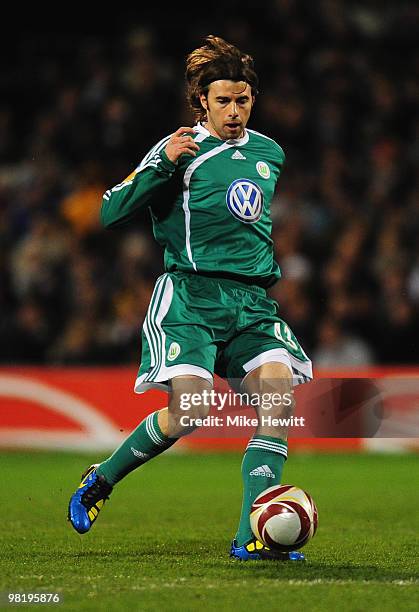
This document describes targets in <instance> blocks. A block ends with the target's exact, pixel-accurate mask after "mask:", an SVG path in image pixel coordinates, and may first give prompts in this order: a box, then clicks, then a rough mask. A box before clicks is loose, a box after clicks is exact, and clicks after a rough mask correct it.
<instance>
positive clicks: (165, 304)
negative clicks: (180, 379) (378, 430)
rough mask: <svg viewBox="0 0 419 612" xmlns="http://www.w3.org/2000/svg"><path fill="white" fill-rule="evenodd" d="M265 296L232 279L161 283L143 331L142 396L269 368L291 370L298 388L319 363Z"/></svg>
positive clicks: (163, 279) (169, 277)
mask: <svg viewBox="0 0 419 612" xmlns="http://www.w3.org/2000/svg"><path fill="white" fill-rule="evenodd" d="M277 312H278V304H277V303H276V302H275V300H273V299H271V298H269V297H268V296H267V295H266V291H265V289H262V288H261V287H258V286H256V285H245V284H243V283H241V282H238V281H235V280H229V279H225V278H210V277H206V276H200V275H198V274H188V273H184V272H167V273H165V274H163V275H162V276H160V277H159V278H158V279H157V282H156V286H155V288H154V291H153V295H152V297H151V301H150V305H149V307H148V311H147V315H146V318H145V321H144V324H143V329H142V355H141V365H140V369H139V372H138V377H137V380H136V382H135V387H134V389H135V391H136V392H137V393H142V392H144V391H147V390H148V389H150V388H153V387H154V388H156V387H157V388H164V389H167V383H168V381H169V380H171V379H172V378H174V377H175V376H179V375H185V374H193V375H196V376H200V377H202V378H205V379H207V380H209V381H211V382H212V381H213V375H214V373H215V374H217V375H218V376H221V377H222V378H227V379H229V380H233V379H234V380H237V379H240V380H242V379H243V378H244V377H245V376H246V375H247V374H249V373H250V372H251V371H252V370H254V369H255V368H257V367H259V366H260V365H262V364H263V363H267V362H272V361H276V362H280V363H284V364H286V365H287V366H288V367H289V369H290V370H291V372H292V374H293V383H294V384H299V383H302V382H307V381H308V380H311V379H312V377H313V374H312V366H311V361H310V359H309V358H308V357H307V355H306V354H305V352H304V350H303V349H302V347H301V345H300V344H299V342H298V340H297V339H296V337H295V336H294V334H293V333H292V331H291V329H290V328H289V327H288V325H287V324H286V323H285V322H284V321H282V320H281V319H280V318H279V317H278V314H277Z"/></svg>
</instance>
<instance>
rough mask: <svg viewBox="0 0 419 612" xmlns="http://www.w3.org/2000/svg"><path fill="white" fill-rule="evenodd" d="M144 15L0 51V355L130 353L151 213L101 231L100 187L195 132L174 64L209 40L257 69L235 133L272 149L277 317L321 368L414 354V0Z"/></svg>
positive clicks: (418, 182)
mask: <svg viewBox="0 0 419 612" xmlns="http://www.w3.org/2000/svg"><path fill="white" fill-rule="evenodd" d="M140 12H141V16H139V15H136V16H135V15H128V16H127V17H128V18H127V19H125V20H124V21H123V22H122V23H120V24H117V27H115V29H113V30H110V28H109V29H108V31H106V30H105V31H87V30H81V31H80V32H79V33H77V32H74V31H71V32H66V31H65V29H63V30H61V31H59V30H54V32H50V33H49V34H45V33H43V34H42V35H41V34H40V33H39V34H37V33H36V31H33V30H32V31H31V32H29V33H28V32H25V33H21V35H20V36H19V35H16V37H15V38H14V43H13V46H12V47H11V48H10V49H9V57H8V60H7V68H6V69H5V70H3V71H2V72H3V76H2V82H1V84H0V92H1V96H0V312H1V318H0V362H1V363H3V364H6V363H7V364H15V363H37V364H38V363H49V364H117V363H118V364H119V363H134V362H138V360H139V356H140V329H141V325H142V321H143V318H144V316H145V312H146V309H147V305H148V302H149V299H150V295H151V292H152V289H153V284H154V280H155V278H156V276H157V275H158V274H159V273H161V271H162V265H163V264H162V262H163V259H162V253H161V250H160V248H159V247H157V245H156V244H155V243H154V241H153V238H152V233H151V223H150V219H149V216H148V213H144V215H143V216H142V217H141V218H140V220H139V222H138V224H136V225H135V226H129V225H128V226H126V227H125V228H121V229H119V230H113V231H106V230H104V229H102V228H101V227H100V224H99V218H98V213H99V208H100V205H101V199H102V194H103V192H104V191H105V190H106V189H108V188H109V187H111V186H113V185H115V184H116V183H119V182H120V181H121V180H122V179H123V178H124V177H125V176H127V175H128V174H129V173H130V172H131V171H132V170H133V168H135V166H136V165H137V164H138V162H139V161H140V160H141V158H142V157H143V156H144V155H145V153H146V152H147V151H148V149H149V148H150V147H151V146H152V145H153V144H155V143H156V142H157V141H158V140H160V139H161V138H162V137H163V136H165V135H167V134H169V133H170V132H171V131H174V130H175V129H177V127H179V126H180V125H188V124H189V125H191V124H192V115H191V113H190V111H189V110H188V108H187V105H186V102H185V96H184V81H183V71H184V60H185V56H186V54H187V53H188V52H190V51H191V50H192V49H193V48H195V47H196V46H199V45H200V44H201V43H202V39H203V37H204V36H205V35H207V34H210V33H212V34H217V35H220V36H223V37H225V38H226V39H227V40H229V41H230V42H233V43H234V44H236V45H237V46H239V47H240V48H241V49H242V50H244V51H247V52H249V53H250V54H252V55H253V57H254V58H255V65H256V70H257V72H258V74H259V78H260V92H261V93H260V96H259V97H258V98H257V101H256V106H255V110H254V113H253V115H252V118H251V121H250V123H249V127H251V128H254V129H256V130H258V131H260V132H262V133H265V134H267V135H269V136H271V137H272V138H274V139H275V140H277V141H278V142H279V143H280V144H281V146H282V147H283V149H284V150H285V153H286V157H287V161H286V166H285V169H284V172H283V174H282V176H281V179H280V181H279V184H278V190H277V193H276V196H275V201H274V203H273V208H272V212H273V221H274V240H275V245H276V255H277V259H278V261H279V263H280V266H281V268H282V274H283V276H282V279H281V280H280V281H279V282H278V283H277V285H275V287H273V288H272V289H271V290H270V293H271V295H272V296H273V297H275V298H276V299H277V300H278V302H279V304H280V308H281V316H282V317H283V318H284V319H285V320H286V321H287V322H288V323H289V325H290V326H291V328H292V329H293V331H294V332H295V334H296V335H297V337H298V338H299V340H300V341H301V343H302V345H303V346H304V348H305V349H306V351H307V352H308V353H309V354H310V356H311V357H312V358H313V361H314V364H315V366H317V367H330V366H343V365H344V366H363V365H369V364H407V363H414V362H418V360H419V355H418V343H419V323H418V316H417V313H418V305H419V248H418V234H419V172H418V166H419V140H418V136H419V54H418V51H417V40H418V34H419V31H418V20H419V6H418V5H417V3H414V2H396V1H395V2H393V3H392V2H390V3H382V2H375V1H372V0H371V1H365V0H363V1H362V2H361V1H359V2H356V1H354V0H351V1H343V0H319V2H309V1H307V2H303V1H297V0H295V1H293V0H278V1H272V2H268V3H263V5H261V4H260V3H258V2H244V1H242V2H235V1H232V2H231V3H230V5H229V7H228V14H227V13H226V14H225V15H223V16H222V18H221V17H218V18H217V17H215V16H211V14H202V15H198V14H196V12H192V13H191V12H188V11H186V10H183V9H182V3H180V6H176V7H173V8H172V9H168V11H167V12H166V13H165V15H164V19H157V18H156V16H155V14H154V15H153V12H152V11H150V10H149V11H147V9H144V11H143V10H141V11H140ZM185 20H186V21H185ZM180 32H181V35H180Z"/></svg>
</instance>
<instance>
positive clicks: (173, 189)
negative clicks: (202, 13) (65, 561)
mask: <svg viewBox="0 0 419 612" xmlns="http://www.w3.org/2000/svg"><path fill="white" fill-rule="evenodd" d="M186 82H187V96H188V100H189V103H190V105H191V108H192V110H193V112H194V114H195V117H196V120H197V123H196V125H195V126H194V127H180V128H179V129H178V130H176V131H175V132H174V133H173V134H170V135H169V136H167V137H166V138H163V139H162V140H161V141H160V142H158V143H157V144H156V145H155V146H154V147H153V148H152V149H151V151H150V152H149V153H148V154H147V155H146V156H145V157H144V159H143V160H142V161H141V163H140V164H139V166H138V167H137V168H136V169H135V170H134V172H133V173H132V174H130V175H129V176H128V177H127V178H126V179H125V180H124V181H123V182H122V183H120V184H119V185H116V186H115V187H113V188H112V189H109V190H108V191H106V193H105V194H104V196H103V205H102V211H101V218H102V222H103V225H104V226H105V227H106V228H115V227H118V226H119V225H121V224H123V223H125V222H127V221H128V222H132V223H135V216H136V214H137V213H138V212H140V211H142V210H143V209H144V208H147V207H148V208H149V210H150V213H151V216H152V221H153V228H154V236H155V238H156V240H157V242H158V243H159V244H160V245H162V247H163V248H164V262H165V273H164V274H163V275H162V276H160V277H159V278H158V279H157V282H156V285H155V289H154V292H153V295H152V297H151V301H150V305H149V308H148V312H147V315H146V318H145V321H144V324H143V329H142V356H141V366H140V369H139V372H138V377H137V379H136V382H135V391H136V392H137V393H142V392H144V391H147V390H148V389H150V388H152V387H160V388H161V387H162V386H164V387H165V388H166V389H168V390H169V391H170V399H169V406H168V408H164V409H162V410H159V411H156V412H153V413H151V414H150V415H149V416H147V417H146V418H145V419H144V420H143V421H142V422H141V423H140V424H139V425H138V427H137V428H136V429H135V430H134V431H133V432H132V433H131V435H130V436H129V437H128V438H127V439H126V440H125V441H124V442H123V443H122V444H121V446H120V447H119V448H117V449H116V450H115V452H114V453H113V454H112V456H111V457H109V458H108V459H106V460H105V461H103V462H102V463H100V464H96V465H93V466H91V467H90V468H89V469H88V470H87V472H85V474H83V476H82V482H81V484H80V486H79V488H78V490H77V491H76V493H75V494H74V495H73V496H72V498H71V500H70V504H69V514H68V516H69V520H70V521H71V524H72V525H73V527H74V529H76V531H78V532H79V533H85V532H86V531H88V530H89V529H90V527H91V526H92V524H93V522H94V521H95V520H96V518H97V516H98V513H99V511H100V510H101V508H102V506H103V504H104V502H105V500H106V499H108V497H109V495H110V493H111V491H112V488H113V487H114V486H115V485H116V483H117V482H119V481H120V480H121V479H122V478H123V477H124V476H126V475H127V474H128V473H129V472H131V471H132V470H134V469H136V468H137V467H139V466H141V465H143V464H144V463H145V462H146V461H149V460H150V459H152V458H153V457H155V456H156V455H159V454H160V453H162V452H163V451H165V450H166V449H168V448H170V447H171V446H172V445H173V444H174V443H175V442H176V441H177V440H178V439H179V437H180V436H182V435H185V434H186V433H188V431H190V430H191V429H192V427H191V428H187V427H182V426H181V424H180V423H181V420H180V418H179V415H180V413H181V410H180V408H179V406H180V395H181V393H182V392H184V391H185V389H187V390H188V392H190V393H192V392H193V393H200V394H202V393H203V392H204V391H207V392H208V391H209V390H211V388H212V385H213V375H214V373H216V374H219V375H220V376H223V377H227V378H228V379H235V380H241V382H242V388H243V389H244V390H245V391H246V392H247V393H249V394H252V397H253V396H254V394H256V395H257V396H261V395H262V394H265V393H272V392H273V391H274V392H275V393H279V394H281V396H284V394H288V396H290V394H291V392H292V386H293V384H298V383H300V382H306V381H308V380H310V379H311V378H312V369H311V361H310V360H309V359H308V357H307V356H306V354H305V353H304V351H303V349H302V348H301V346H300V344H299V342H298V341H297V339H296V338H295V336H294V334H293V333H292V331H291V329H290V328H289V327H288V325H287V324H286V323H285V322H284V321H282V320H281V319H280V318H279V316H278V305H277V303H276V302H275V301H274V300H272V299H271V298H270V297H268V296H267V293H266V289H267V288H269V287H271V286H272V285H273V284H274V283H275V282H276V281H277V280H278V279H279V277H280V271H279V267H278V264H277V263H276V262H275V261H274V257H273V243H272V239H271V219H270V204H271V200H272V197H273V194H274V190H275V186H276V183H277V181H278V178H279V175H280V173H281V170H282V167H283V164H284V157H285V156H284V152H283V150H282V149H281V147H280V146H279V145H278V144H277V143H276V142H275V141H274V140H272V139H271V138H269V137H267V136H264V135H263V134H260V133H259V132H256V131H254V130H250V129H247V128H246V125H247V122H248V120H249V117H250V114H251V111H252V107H253V105H254V103H255V98H256V95H257V93H258V78H257V75H256V73H255V70H254V64H253V59H252V58H251V57H250V56H249V55H246V54H244V53H242V52H241V51H240V50H239V49H237V48H236V47H235V46H233V45H231V44H229V43H227V42H226V41H224V40H223V39H221V38H218V37H215V36H208V37H207V38H206V39H205V44H204V45H203V46H202V47H200V48H198V49H195V50H194V51H192V53H190V54H189V56H188V58H187V61H186ZM256 410H257V413H258V415H259V425H258V427H257V429H256V432H255V434H254V436H253V437H252V439H251V440H250V441H249V443H248V446H247V448H246V451H245V454H244V458H243V462H242V477H243V503H242V511H241V516H240V521H239V525H238V529H237V533H236V536H235V538H234V540H233V542H232V544H231V549H230V555H231V556H232V557H236V558H239V559H242V560H247V559H281V560H283V559H291V560H299V559H303V558H304V555H303V554H302V553H299V552H293V553H277V552H274V551H273V550H270V549H269V548H267V547H265V546H263V545H262V544H261V543H259V542H258V541H256V539H255V537H254V536H253V533H252V531H251V528H250V522H249V510H250V508H251V505H252V502H253V500H254V499H255V498H256V496H257V495H258V494H259V493H261V492H262V491H263V490H265V489H266V488H268V487H270V486H272V485H274V484H279V483H280V482H281V476H282V470H283V466H284V462H285V460H286V458H287V428H286V427H278V426H276V425H275V426H273V425H272V424H270V423H267V424H263V423H262V418H261V416H262V409H261V407H257V408H256ZM290 410H291V408H290V406H289V402H287V403H286V402H284V403H283V405H280V406H276V407H275V408H274V411H273V412H272V411H271V412H270V414H271V416H272V417H287V416H289V415H290ZM207 411H208V406H207V405H206V404H205V403H204V402H202V403H201V405H199V406H197V407H195V408H194V412H193V415H194V416H200V417H202V416H205V414H207ZM189 416H190V417H191V416H192V415H191V414H189Z"/></svg>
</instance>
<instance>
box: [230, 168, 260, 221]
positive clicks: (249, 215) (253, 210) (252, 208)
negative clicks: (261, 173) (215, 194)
mask: <svg viewBox="0 0 419 612" xmlns="http://www.w3.org/2000/svg"><path fill="white" fill-rule="evenodd" d="M226 201H227V206H228V210H229V211H230V212H231V214H232V215H233V216H234V217H236V219H238V220H239V221H243V223H256V221H259V219H260V217H261V215H262V211H263V191H262V189H261V188H260V187H259V185H257V184H256V183H254V182H253V181H250V180H249V179H243V178H240V179H236V180H235V181H233V182H232V183H231V185H230V187H229V188H228V191H227V196H226Z"/></svg>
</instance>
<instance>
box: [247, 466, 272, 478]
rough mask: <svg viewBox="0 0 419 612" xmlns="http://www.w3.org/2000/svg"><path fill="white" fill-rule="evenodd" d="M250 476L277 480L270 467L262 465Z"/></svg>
mask: <svg viewBox="0 0 419 612" xmlns="http://www.w3.org/2000/svg"><path fill="white" fill-rule="evenodd" d="M250 476H266V477H267V478H275V474H274V473H273V472H272V470H271V468H270V467H269V465H260V466H259V467H258V468H255V469H254V470H252V471H251V472H250Z"/></svg>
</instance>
